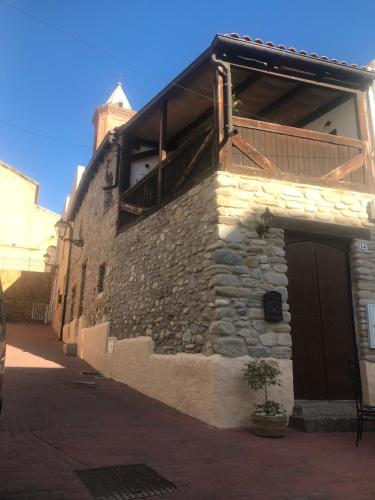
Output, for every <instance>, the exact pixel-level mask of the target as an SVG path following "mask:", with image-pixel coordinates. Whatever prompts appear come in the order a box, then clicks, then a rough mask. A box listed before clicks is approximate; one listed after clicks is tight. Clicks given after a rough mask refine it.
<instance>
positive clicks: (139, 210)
mask: <svg viewBox="0 0 375 500" xmlns="http://www.w3.org/2000/svg"><path fill="white" fill-rule="evenodd" d="M120 210H122V211H124V212H130V213H131V214H134V215H143V214H144V213H146V212H147V210H149V209H147V208H145V207H139V206H138V205H133V204H132V203H127V202H126V201H121V202H120Z"/></svg>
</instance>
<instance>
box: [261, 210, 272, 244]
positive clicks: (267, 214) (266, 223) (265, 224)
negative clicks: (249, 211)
mask: <svg viewBox="0 0 375 500" xmlns="http://www.w3.org/2000/svg"><path fill="white" fill-rule="evenodd" d="M261 218H262V223H261V224H258V226H257V233H258V234H259V238H262V236H263V235H265V234H267V233H268V231H269V230H270V229H271V223H272V219H273V214H272V212H271V210H270V209H269V208H268V207H267V208H266V209H265V211H264V212H263V213H262V215H261Z"/></svg>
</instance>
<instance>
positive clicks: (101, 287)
mask: <svg viewBox="0 0 375 500" xmlns="http://www.w3.org/2000/svg"><path fill="white" fill-rule="evenodd" d="M104 277H105V264H101V265H100V266H99V274H98V293H102V291H103V290H104Z"/></svg>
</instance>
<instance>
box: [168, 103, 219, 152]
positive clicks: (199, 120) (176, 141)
mask: <svg viewBox="0 0 375 500" xmlns="http://www.w3.org/2000/svg"><path fill="white" fill-rule="evenodd" d="M212 115H213V108H212V107H211V108H209V109H207V110H206V111H204V112H203V113H202V114H201V115H200V116H198V118H196V119H195V120H194V121H192V122H191V123H189V125H187V126H186V127H185V128H183V129H182V130H181V131H180V132H178V134H176V135H175V136H174V137H173V138H172V139H171V140H169V141H168V149H174V148H175V147H176V146H177V147H178V144H179V142H180V141H181V139H182V140H185V136H187V135H188V134H190V132H194V131H195V130H196V129H197V127H199V125H201V124H202V123H204V122H205V121H206V120H208V118H210V117H211V116H212Z"/></svg>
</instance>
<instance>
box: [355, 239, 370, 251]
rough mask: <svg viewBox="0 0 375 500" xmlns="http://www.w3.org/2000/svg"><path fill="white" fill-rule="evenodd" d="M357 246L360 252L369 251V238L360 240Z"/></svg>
mask: <svg viewBox="0 0 375 500" xmlns="http://www.w3.org/2000/svg"><path fill="white" fill-rule="evenodd" d="M357 248H358V250H359V251H360V252H367V250H368V241H367V240H358V241H357Z"/></svg>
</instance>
